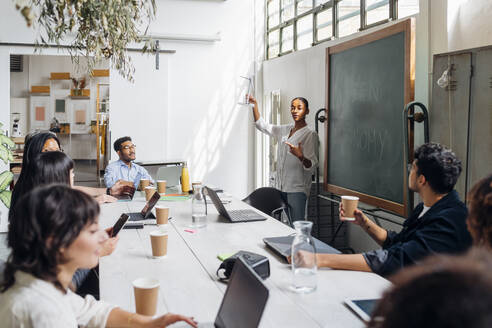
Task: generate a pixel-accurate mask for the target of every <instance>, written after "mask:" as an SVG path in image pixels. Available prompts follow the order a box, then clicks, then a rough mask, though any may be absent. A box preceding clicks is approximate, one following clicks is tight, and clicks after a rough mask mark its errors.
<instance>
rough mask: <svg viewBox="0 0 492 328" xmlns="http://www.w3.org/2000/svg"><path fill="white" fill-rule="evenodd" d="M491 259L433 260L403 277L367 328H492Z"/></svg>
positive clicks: (481, 254)
mask: <svg viewBox="0 0 492 328" xmlns="http://www.w3.org/2000/svg"><path fill="white" fill-rule="evenodd" d="M490 272H492V255H491V254H490V252H488V251H485V250H484V249H475V250H472V251H471V252H470V253H469V254H467V255H466V256H460V257H456V256H454V257H453V256H443V255H441V256H435V257H431V258H428V259H427V260H425V261H424V262H423V263H421V264H420V265H416V266H413V267H409V268H407V269H404V270H402V271H400V272H399V273H398V274H396V276H394V277H393V278H392V279H391V280H392V281H393V282H394V285H393V287H392V288H390V289H389V290H388V291H386V292H385V294H384V296H383V298H382V299H381V301H380V302H379V304H378V305H377V307H376V309H375V310H374V313H373V314H372V318H371V321H370V322H369V324H368V327H369V328H415V327H419V328H427V327H429V328H431V327H432V328H462V327H467V328H488V327H492V311H491V310H490V309H492V275H491V274H490Z"/></svg>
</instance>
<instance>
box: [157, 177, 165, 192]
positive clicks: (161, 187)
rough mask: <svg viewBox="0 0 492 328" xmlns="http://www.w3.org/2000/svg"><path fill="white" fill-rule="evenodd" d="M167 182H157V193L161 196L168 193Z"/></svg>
mask: <svg viewBox="0 0 492 328" xmlns="http://www.w3.org/2000/svg"><path fill="white" fill-rule="evenodd" d="M166 183H167V181H166V180H157V192H158V193H159V194H165V193H166Z"/></svg>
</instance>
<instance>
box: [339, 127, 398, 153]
mask: <svg viewBox="0 0 492 328" xmlns="http://www.w3.org/2000/svg"><path fill="white" fill-rule="evenodd" d="M345 133H348V135H349V136H348V137H349V138H348V140H350V142H349V145H350V147H351V148H352V149H354V150H355V151H360V152H365V153H372V154H374V155H376V156H377V159H378V160H383V158H384V151H385V148H386V147H385V145H386V143H387V142H388V138H389V136H390V133H389V131H388V130H386V129H374V128H370V129H353V130H350V131H347V132H345Z"/></svg>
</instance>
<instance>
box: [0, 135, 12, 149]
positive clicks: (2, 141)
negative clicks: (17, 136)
mask: <svg viewBox="0 0 492 328" xmlns="http://www.w3.org/2000/svg"><path fill="white" fill-rule="evenodd" d="M0 144H2V145H6V146H8V147H9V148H14V147H15V143H14V142H13V141H12V139H10V138H9V137H7V136H6V135H3V134H0Z"/></svg>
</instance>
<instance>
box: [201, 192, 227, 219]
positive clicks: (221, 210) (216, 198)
mask: <svg viewBox="0 0 492 328" xmlns="http://www.w3.org/2000/svg"><path fill="white" fill-rule="evenodd" d="M205 190H206V194H207V195H208V196H209V197H210V199H211V200H212V203H214V206H215V208H216V209H217V212H219V214H220V215H222V216H223V217H225V218H228V217H229V214H228V213H227V210H226V209H225V207H224V205H223V204H222V201H221V200H220V198H219V196H217V193H216V192H215V190H213V189H212V188H209V187H205Z"/></svg>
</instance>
